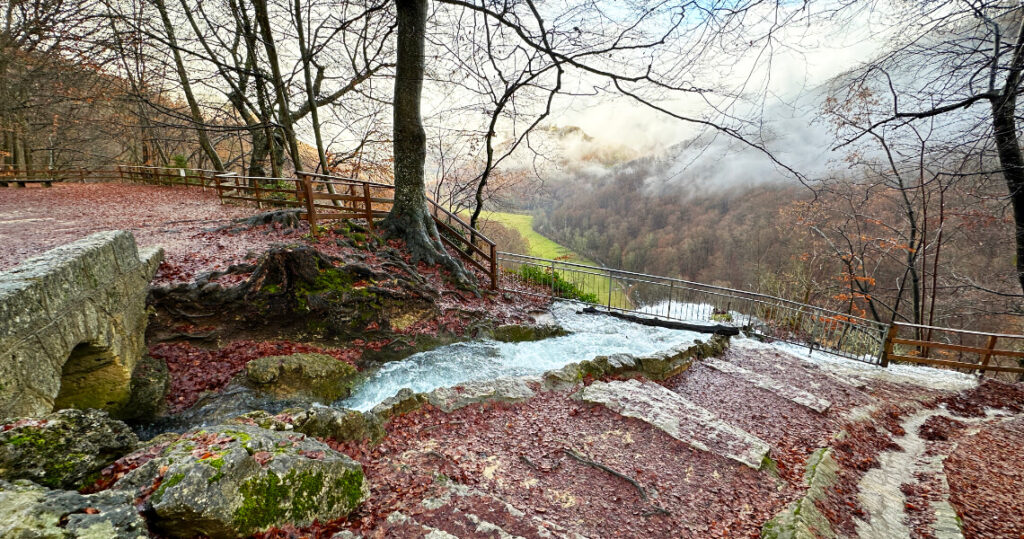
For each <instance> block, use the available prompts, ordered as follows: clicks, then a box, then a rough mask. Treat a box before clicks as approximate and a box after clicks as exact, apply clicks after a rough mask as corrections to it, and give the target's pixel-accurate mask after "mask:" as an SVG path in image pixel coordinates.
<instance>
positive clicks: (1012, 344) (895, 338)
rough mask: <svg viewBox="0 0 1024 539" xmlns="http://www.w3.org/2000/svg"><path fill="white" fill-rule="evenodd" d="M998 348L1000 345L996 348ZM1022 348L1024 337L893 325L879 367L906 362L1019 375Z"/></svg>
mask: <svg viewBox="0 0 1024 539" xmlns="http://www.w3.org/2000/svg"><path fill="white" fill-rule="evenodd" d="M997 345H1002V346H1001V347H1000V348H996V346H997ZM1022 349H1024V335H1007V334H999V333H984V332H980V331H968V330H964V329H952V328H943V327H934V326H922V325H917V324H905V323H894V324H892V326H890V327H889V332H888V334H887V336H886V339H885V352H884V354H883V355H882V365H883V366H886V365H888V363H889V362H890V361H905V362H909V363H920V364H924V365H935V366H939V367H948V368H954V369H966V370H970V371H974V370H976V371H978V372H979V373H984V372H1007V373H1015V374H1021V373H1024V367H1022V366H1021V361H1020V360H1021V359H1022V358H1024V351H1021V350H1022ZM1001 359H1002V360H1003V361H1000V360H1001ZM1007 359H1008V360H1009V361H1006V360H1007Z"/></svg>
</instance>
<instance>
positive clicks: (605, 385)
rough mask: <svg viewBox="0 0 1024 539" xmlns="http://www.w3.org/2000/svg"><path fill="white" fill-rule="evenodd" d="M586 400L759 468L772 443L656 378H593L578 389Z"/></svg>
mask: <svg viewBox="0 0 1024 539" xmlns="http://www.w3.org/2000/svg"><path fill="white" fill-rule="evenodd" d="M579 397H580V399H581V400H583V401H584V402H589V403H593V404H601V405H604V406H607V407H608V408H609V409H611V410H613V411H615V412H617V413H619V414H622V415H624V416H626V417H634V418H637V419H639V420H641V421H644V422H645V423H649V424H650V425H652V426H654V427H656V428H658V429H660V430H662V431H665V432H666V433H667V434H668V435H669V436H672V437H673V438H675V439H677V440H679V441H681V442H685V443H687V444H689V445H690V446H692V447H694V448H696V449H700V450H702V451H709V452H712V453H714V454H716V455H721V456H723V457H727V458H730V459H732V460H735V461H736V462H739V463H741V464H745V465H747V466H750V467H751V468H754V469H760V468H761V466H762V464H764V461H765V458H766V457H767V456H768V451H769V449H770V447H769V446H768V444H767V443H765V442H764V441H763V440H760V439H758V438H757V437H755V436H753V435H751V434H750V433H748V432H745V431H743V430H741V429H738V428H736V427H734V426H732V425H730V424H728V423H726V422H724V421H722V420H721V419H719V418H718V417H716V416H715V415H714V414H713V413H711V412H710V411H709V410H707V409H705V408H702V407H700V406H697V405H696V404H694V403H692V402H690V401H689V400H687V399H685V398H683V397H681V396H679V395H677V394H676V393H673V392H672V391H669V390H668V389H665V388H664V387H662V386H660V385H658V384H655V383H653V382H640V381H638V380H627V381H625V382H618V381H613V382H594V383H593V384H591V385H589V386H587V387H585V388H584V389H583V390H582V391H580V392H579Z"/></svg>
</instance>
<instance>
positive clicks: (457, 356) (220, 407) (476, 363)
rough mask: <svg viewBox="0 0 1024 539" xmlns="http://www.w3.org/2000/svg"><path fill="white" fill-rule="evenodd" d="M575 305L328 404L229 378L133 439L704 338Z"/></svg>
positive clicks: (410, 361)
mask: <svg viewBox="0 0 1024 539" xmlns="http://www.w3.org/2000/svg"><path fill="white" fill-rule="evenodd" d="M579 309H580V306H579V305H575V304H571V303H567V302H558V303H555V304H553V305H552V306H551V310H550V312H551V317H550V318H549V319H548V320H543V321H542V323H550V324H557V325H559V326H561V327H562V328H563V329H565V330H566V331H569V334H568V335H564V336H561V337H552V338H548V339H543V340H540V341H530V342H514V343H504V342H498V341H494V340H490V339H479V340H473V341H467V342H460V343H455V344H450V345H446V346H442V347H439V348H435V349H433V350H430V351H427V352H420V353H418V354H413V355H411V356H409V357H407V358H405V359H403V360H400V361H394V362H390V363H386V364H384V365H382V366H380V367H378V368H376V369H374V370H369V371H366V372H365V373H364V374H365V378H364V379H363V381H362V382H360V383H359V384H358V385H357V386H356V387H355V388H354V389H353V391H352V394H351V396H349V397H348V398H347V399H344V400H341V401H338V402H335V403H309V402H299V401H282V400H274V399H271V398H268V397H266V396H263V395H260V394H258V393H256V392H254V391H252V390H250V389H247V388H245V387H243V386H240V385H237V384H234V383H232V384H231V385H229V386H228V387H227V388H225V390H224V391H222V392H221V393H218V394H215V395H209V396H207V397H204V398H203V399H201V400H200V401H199V402H198V403H197V404H196V405H195V406H193V407H192V408H189V409H188V410H185V411H184V412H182V413H180V414H177V415H175V416H171V417H167V418H163V419H160V420H158V421H156V422H153V423H146V424H140V425H136V426H135V431H136V433H137V434H138V435H139V437H140V438H142V439H149V438H151V437H153V436H155V435H157V434H160V433H162V432H184V431H185V430H188V429H190V428H194V427H200V426H209V425H215V424H218V423H221V422H223V421H225V420H227V419H230V418H232V417H235V416H238V415H241V414H244V413H247V412H251V411H254V410H264V411H267V412H270V413H278V412H280V411H281V410H284V409H286V408H290V407H304V406H305V407H308V406H309V405H310V404H319V405H327V406H331V407H335V408H348V409H353V410H360V411H367V410H370V409H372V408H373V407H374V406H376V405H377V404H379V403H380V402H382V401H383V400H385V399H387V398H388V397H391V396H393V395H395V394H396V393H398V391H399V390H401V389H403V388H409V389H412V390H413V391H415V392H418V393H420V392H422V393H425V392H428V391H432V390H434V389H437V388H439V387H452V386H457V385H459V384H462V383H465V382H471V381H479V380H490V379H494V378H502V377H510V376H528V375H539V374H542V373H544V372H546V371H549V370H553V369H558V368H561V367H563V366H565V365H567V364H569V363H577V362H580V361H584V360H588V359H593V358H594V357H597V356H607V355H612V354H633V355H649V354H654V353H657V352H661V351H663V350H667V349H669V348H672V347H674V346H677V345H680V344H688V343H692V342H693V341H694V340H695V339H700V340H707V339H708V338H709V336H708V335H706V334H701V333H697V332H693V331H683V330H675V329H667V328H660V327H651V326H643V325H640V324H634V323H632V322H628V321H625V320H620V319H617V318H613V317H611V316H605V315H595V314H578V313H577V310H579Z"/></svg>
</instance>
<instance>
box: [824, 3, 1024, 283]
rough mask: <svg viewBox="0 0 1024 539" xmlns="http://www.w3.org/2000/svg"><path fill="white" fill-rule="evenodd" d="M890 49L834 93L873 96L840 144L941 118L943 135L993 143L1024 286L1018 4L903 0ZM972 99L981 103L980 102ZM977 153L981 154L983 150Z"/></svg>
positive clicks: (1022, 11)
mask: <svg viewBox="0 0 1024 539" xmlns="http://www.w3.org/2000/svg"><path fill="white" fill-rule="evenodd" d="M897 19H898V20H900V21H902V22H901V24H902V26H901V27H900V28H899V31H898V32H896V33H895V35H896V36H897V37H896V42H895V46H894V47H893V48H892V50H891V51H890V52H888V53H887V54H884V55H883V56H881V57H880V58H878V59H877V60H875V61H873V62H871V63H870V64H869V65H867V66H866V67H865V68H863V69H860V70H857V71H855V72H854V73H851V74H850V76H849V77H848V78H847V80H846V84H844V85H843V87H842V88H841V90H840V92H839V94H840V96H841V97H840V99H842V100H845V99H850V98H851V97H853V96H854V94H856V93H858V92H859V93H862V94H863V93H865V92H866V93H868V94H870V95H871V96H872V98H871V99H870V100H868V103H869V104H870V105H871V106H870V107H867V112H866V113H865V114H866V115H870V116H869V117H870V121H862V122H858V124H857V127H855V128H854V129H853V131H852V134H850V135H849V136H848V137H847V140H846V142H845V144H852V143H853V142H855V141H858V140H859V139H861V138H863V137H865V136H871V135H872V134H873V133H876V132H877V131H878V129H879V128H881V127H884V126H888V127H893V128H912V127H913V126H915V125H917V124H919V123H920V122H928V121H932V120H933V119H942V120H943V121H944V124H943V126H942V129H943V130H945V131H946V132H947V138H948V139H949V140H959V141H960V142H961V143H965V145H970V144H972V143H974V142H979V143H980V146H981V150H987V149H991V148H993V147H994V150H995V151H994V153H995V160H994V161H995V162H997V163H998V167H996V168H995V169H994V170H992V171H993V172H996V173H998V174H1000V175H1001V176H1002V178H1003V180H1004V182H1005V184H1006V192H1007V195H1008V199H1009V202H1010V206H1011V207H1012V214H1013V221H1014V234H1013V235H1014V244H1015V252H1016V266H1017V272H1016V273H1017V276H1016V277H1017V279H1016V280H1017V281H1018V283H1019V285H1020V287H1021V289H1022V290H1024V154H1022V153H1021V148H1020V143H1019V141H1018V135H1017V131H1018V125H1017V114H1018V110H1017V98H1018V96H1019V94H1020V91H1021V79H1022V72H1024V7H1022V6H1021V5H1020V4H1018V3H1008V2H999V1H988V0H961V1H959V2H955V3H949V4H946V5H944V6H941V8H940V7H939V6H933V5H931V4H921V5H917V4H907V6H906V9H905V11H904V12H901V13H900V16H899V17H898V18H897ZM975 105H979V106H981V105H986V106H987V107H986V109H985V110H981V109H979V108H978V107H975ZM976 155H978V156H982V155H984V151H981V152H978V153H977V154H976Z"/></svg>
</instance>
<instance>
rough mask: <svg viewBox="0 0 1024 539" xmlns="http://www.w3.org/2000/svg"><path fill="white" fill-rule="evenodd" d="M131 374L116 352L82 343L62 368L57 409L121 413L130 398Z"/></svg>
mask: <svg viewBox="0 0 1024 539" xmlns="http://www.w3.org/2000/svg"><path fill="white" fill-rule="evenodd" d="M129 379H130V376H129V373H127V372H126V370H125V368H124V366H123V365H122V364H121V362H120V361H118V358H117V356H116V355H115V354H114V352H113V351H112V350H111V349H110V348H107V347H104V346H99V345H97V344H95V343H89V342H85V343H80V344H78V345H77V346H75V347H74V349H72V350H71V353H70V354H69V355H68V359H67V361H65V362H64V367H63V368H62V369H61V378H60V391H58V393H57V397H56V399H54V402H53V409H54V410H63V409H65V408H78V409H83V410H84V409H87V408H97V409H101V410H107V411H109V412H112V413H114V412H118V411H120V409H121V408H122V407H123V406H124V405H125V404H126V403H127V401H128V399H129V397H130V388H129Z"/></svg>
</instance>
